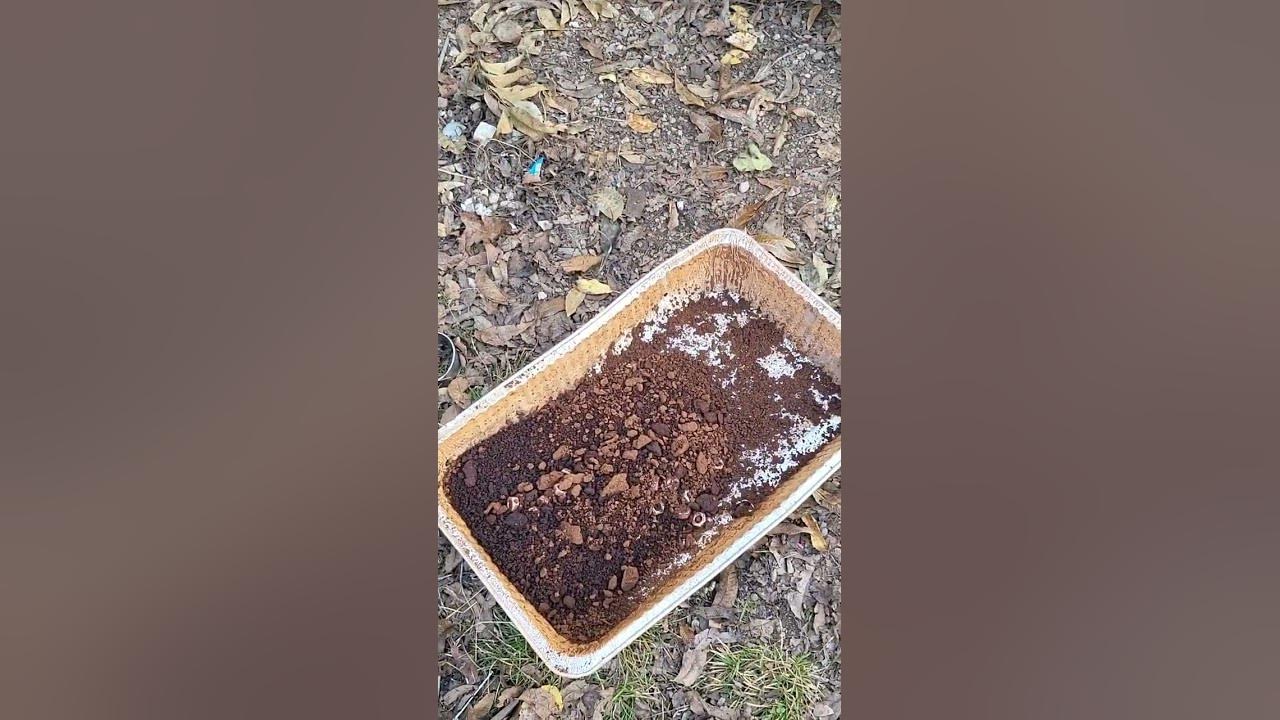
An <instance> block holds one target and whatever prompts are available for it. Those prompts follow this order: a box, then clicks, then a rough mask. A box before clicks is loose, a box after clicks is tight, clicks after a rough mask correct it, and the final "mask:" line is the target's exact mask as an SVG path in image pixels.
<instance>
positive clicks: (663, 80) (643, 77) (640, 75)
mask: <svg viewBox="0 0 1280 720" xmlns="http://www.w3.org/2000/svg"><path fill="white" fill-rule="evenodd" d="M631 74H632V75H633V76H634V77H635V79H637V80H639V81H640V82H642V83H649V84H650V85H670V84H671V83H672V82H674V78H672V77H671V76H670V75H668V74H666V73H664V72H662V71H661V70H657V69H655V68H650V67H638V68H635V69H634V70H632V71H631Z"/></svg>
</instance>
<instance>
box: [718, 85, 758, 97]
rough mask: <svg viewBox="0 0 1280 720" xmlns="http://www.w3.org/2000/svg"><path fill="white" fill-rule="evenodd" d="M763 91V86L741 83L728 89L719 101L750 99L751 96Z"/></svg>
mask: <svg viewBox="0 0 1280 720" xmlns="http://www.w3.org/2000/svg"><path fill="white" fill-rule="evenodd" d="M763 89H764V86H763V85H759V84H756V83H742V84H739V85H735V86H733V87H731V88H729V89H728V90H726V91H725V93H724V94H723V95H721V96H720V100H722V101H724V100H733V99H735V98H743V97H750V96H751V95H755V94H756V93H758V92H760V91H761V90H763Z"/></svg>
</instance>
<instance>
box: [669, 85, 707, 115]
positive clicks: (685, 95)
mask: <svg viewBox="0 0 1280 720" xmlns="http://www.w3.org/2000/svg"><path fill="white" fill-rule="evenodd" d="M675 88H676V97H678V98H680V102H682V103H684V104H685V105H694V106H697V107H702V108H704V107H706V106H707V103H706V101H704V100H703V99H702V98H700V97H698V96H697V95H696V94H695V93H694V92H693V91H692V90H690V89H689V86H687V85H685V84H684V83H682V82H680V78H675Z"/></svg>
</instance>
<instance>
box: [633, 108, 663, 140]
mask: <svg viewBox="0 0 1280 720" xmlns="http://www.w3.org/2000/svg"><path fill="white" fill-rule="evenodd" d="M627 127H629V128H631V129H632V130H635V131H636V132H638V133H640V134H642V135H647V134H648V133H651V132H653V131H654V130H657V129H658V124H657V123H655V122H654V121H652V120H650V119H649V118H647V117H645V116H643V115H637V114H636V113H631V114H629V115H627Z"/></svg>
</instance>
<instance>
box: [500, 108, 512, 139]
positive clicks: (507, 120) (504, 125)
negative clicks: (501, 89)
mask: <svg viewBox="0 0 1280 720" xmlns="http://www.w3.org/2000/svg"><path fill="white" fill-rule="evenodd" d="M514 129H515V128H514V127H512V125H511V115H510V113H509V112H508V111H507V110H503V111H502V116H501V117H499V118H498V134H499V135H510V134H511V131H512V130H514Z"/></svg>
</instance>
